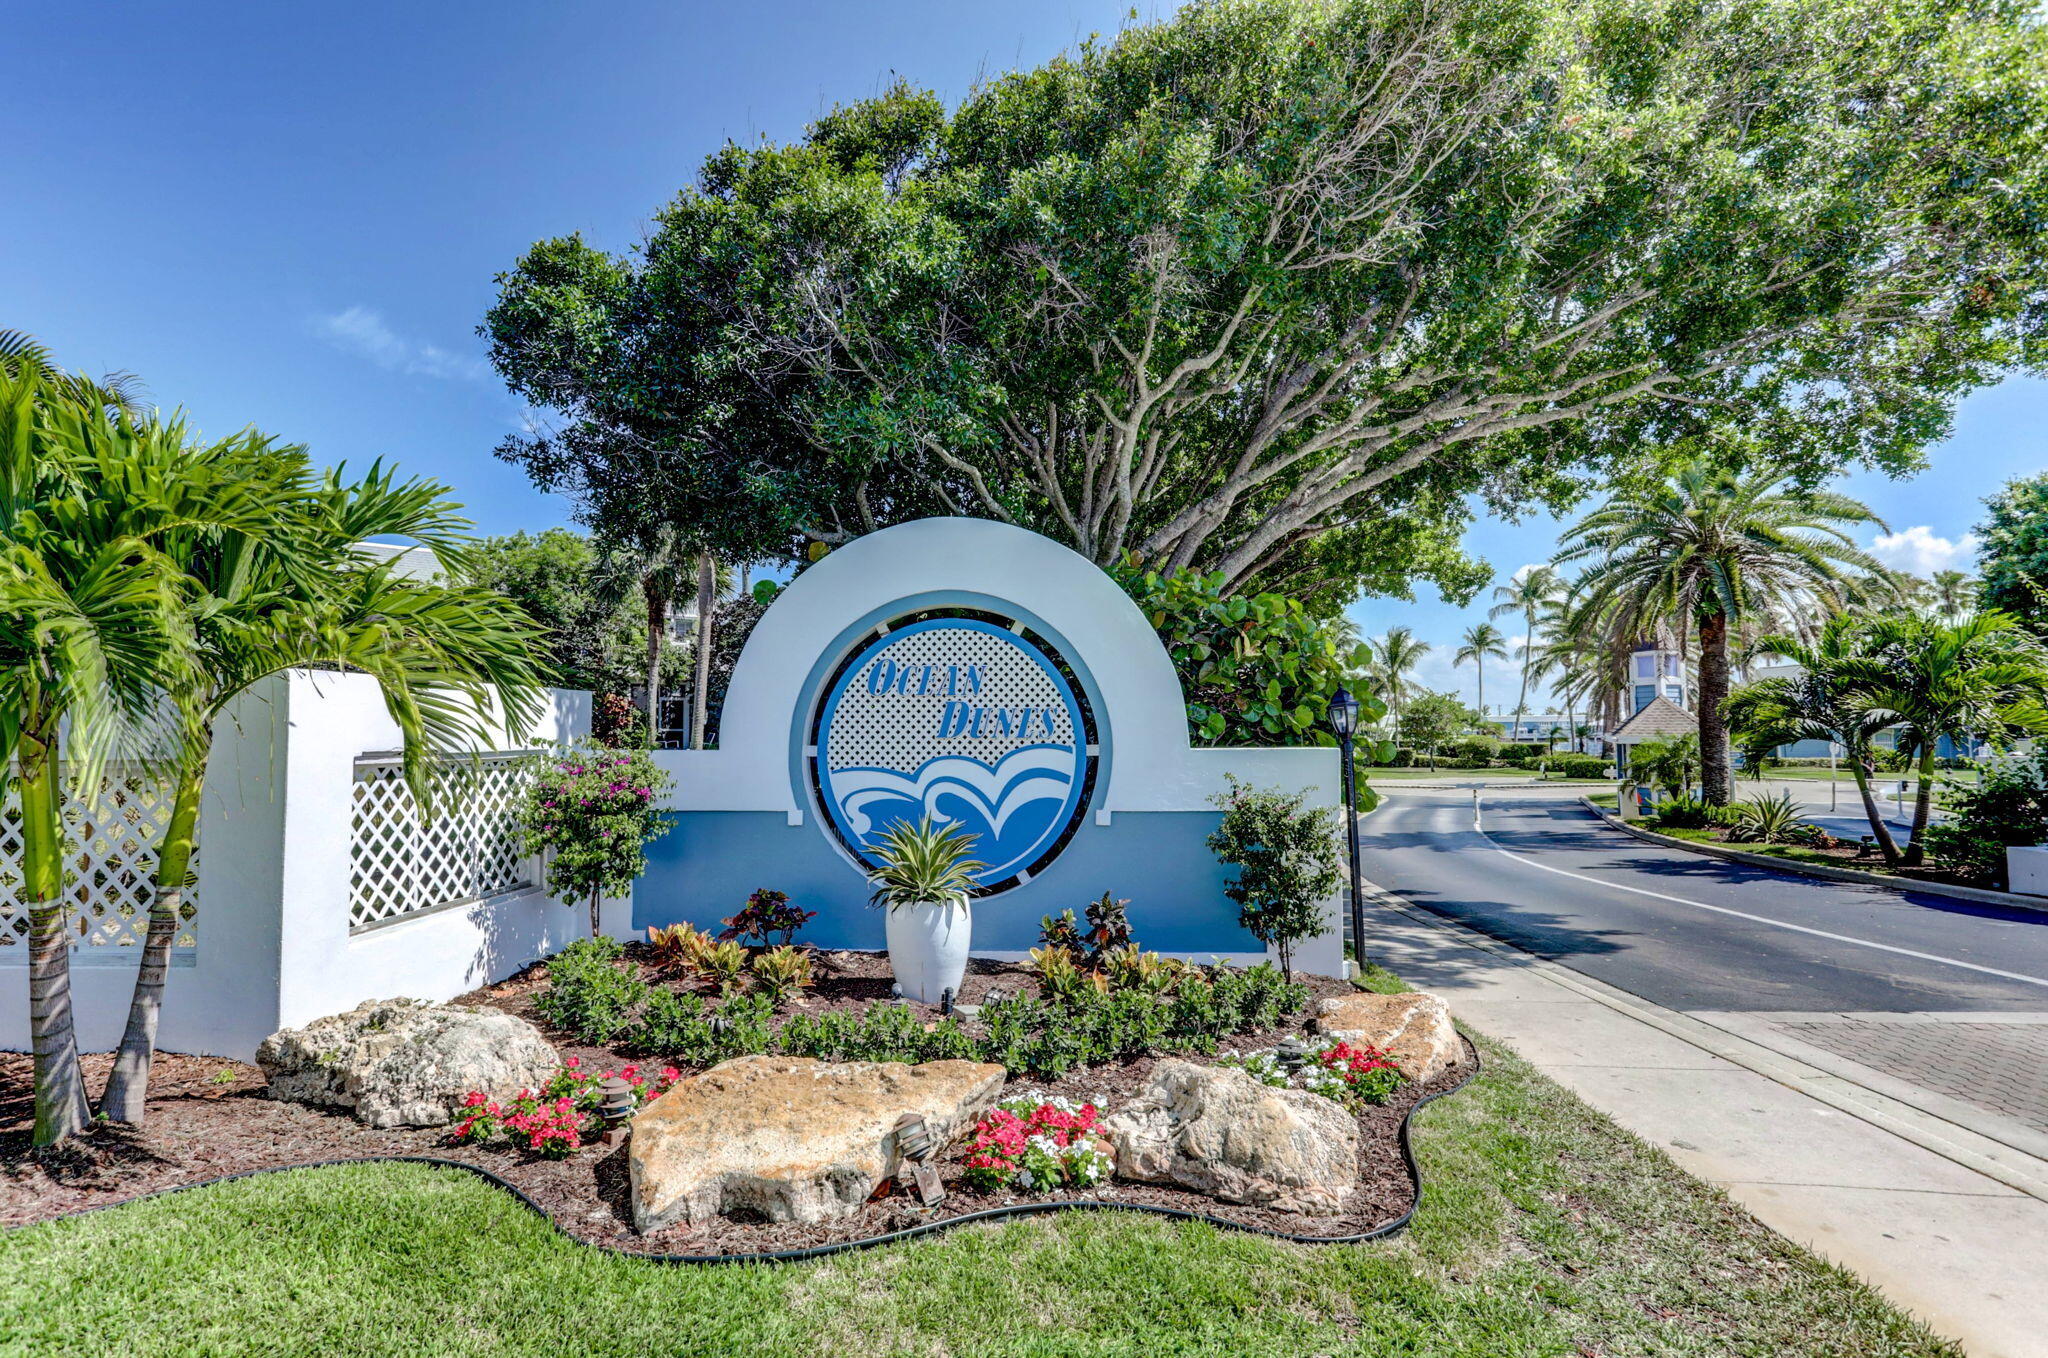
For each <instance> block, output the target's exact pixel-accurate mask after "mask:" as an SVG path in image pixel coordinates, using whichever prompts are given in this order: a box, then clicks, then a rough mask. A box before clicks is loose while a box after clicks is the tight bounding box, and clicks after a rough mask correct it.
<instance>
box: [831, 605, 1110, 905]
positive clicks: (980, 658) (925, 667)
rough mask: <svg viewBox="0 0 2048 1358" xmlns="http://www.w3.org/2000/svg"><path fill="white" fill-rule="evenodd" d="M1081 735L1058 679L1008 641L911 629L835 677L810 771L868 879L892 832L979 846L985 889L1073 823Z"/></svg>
mask: <svg viewBox="0 0 2048 1358" xmlns="http://www.w3.org/2000/svg"><path fill="white" fill-rule="evenodd" d="M1087 768H1088V749H1087V728H1086V724H1085V722H1084V720H1083V718H1082V712H1081V704H1080V702H1079V701H1078V700H1077V699H1076V697H1075V695H1074V688H1073V685H1072V684H1071V683H1069V682H1068V679H1067V676H1066V675H1065V674H1063V673H1061V671H1060V669H1059V668H1058V666H1057V665H1055V664H1054V662H1053V660H1052V658H1051V657H1050V656H1048V655H1047V654H1046V653H1045V652H1044V651H1042V650H1040V649H1039V648H1038V647H1037V646H1035V645H1033V644H1032V643H1031V642H1030V641H1028V640H1026V639H1025V638H1024V637H1023V636H1021V635H1019V634H1018V633H1017V632H1015V631H1011V630H1008V629H1005V628H1003V627H999V626H996V625H995V624H993V623H988V622H982V621H978V620H974V619H967V618H941V619H935V620H933V621H929V622H918V623H912V624H910V625H909V626H906V627H902V628H899V629H897V630H896V631H893V632H890V633H889V634H888V635H886V636H884V637H882V638H880V639H879V640H877V641H874V642H872V643H870V644H869V645H868V646H867V647H866V648H865V649H863V650H862V651H861V652H860V654H858V655H857V656H855V657H854V659H853V661H852V663H850V664H848V665H847V666H846V667H845V668H844V669H842V670H840V671H839V674H838V677H837V678H836V679H835V680H834V681H833V685H832V687H831V689H830V691H829V692H828V693H827V695H826V698H825V705H824V708H823V710H822V711H821V713H820V714H819V718H818V726H817V748H816V750H815V752H814V753H813V755H812V771H813V775H814V776H815V778H816V780H817V786H818V793H819V797H820V799H821V800H822V802H823V803H824V806H825V811H826V814H827V815H828V816H830V818H831V820H832V824H833V826H834V828H836V829H837V830H838V832H839V836H840V838H841V840H842V841H844V842H845V844H846V845H847V847H848V848H849V849H851V850H852V851H853V853H854V854H855V856H856V857H858V858H860V859H861V861H862V862H863V863H865V864H866V865H868V866H870V867H872V866H874V858H873V854H872V847H871V846H872V845H874V844H875V843H876V842H878V841H879V840H880V838H881V836H882V835H884V834H886V833H887V832H888V831H889V829H890V827H892V826H894V825H896V824H898V823H899V822H903V821H909V822H911V823H912V824H915V823H916V822H918V821H919V820H922V819H924V818H925V817H927V816H928V817H930V818H931V820H932V822H933V823H934V824H938V825H948V824H950V825H958V826H960V827H962V828H964V829H966V830H967V831H968V832H969V833H971V834H973V835H974V836H975V845H974V853H973V857H975V858H977V859H979V860H980V861H981V862H982V863H984V864H985V865H986V866H985V867H984V868H983V869H982V871H981V872H980V873H978V874H977V875H976V880H977V881H978V882H979V883H980V884H981V885H982V886H983V887H985V888H987V887H996V886H1000V885H1002V884H1004V883H1006V882H1009V881H1010V880H1012V879H1014V878H1020V877H1026V876H1028V874H1029V873H1030V872H1031V870H1032V869H1033V868H1034V867H1036V866H1038V865H1039V860H1040V859H1042V858H1044V857H1045V856H1046V855H1047V854H1048V853H1049V852H1050V851H1052V850H1053V849H1055V848H1056V847H1058V845H1059V843H1060V841H1061V839H1062V837H1063V836H1064V835H1065V834H1066V832H1067V830H1068V829H1069V828H1070V827H1071V826H1072V825H1073V823H1074V821H1075V820H1076V819H1077V818H1078V816H1079V814H1080V810H1081V796H1082V792H1083V787H1084V784H1085V782H1086V773H1087Z"/></svg>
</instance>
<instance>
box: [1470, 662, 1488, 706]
mask: <svg viewBox="0 0 2048 1358" xmlns="http://www.w3.org/2000/svg"><path fill="white" fill-rule="evenodd" d="M1472 668H1473V669H1475V670H1478V671H1479V715H1480V716H1482V717H1483V716H1485V715H1486V658H1485V657H1484V656H1481V657H1479V658H1478V659H1476V660H1474V661H1473V662H1472Z"/></svg>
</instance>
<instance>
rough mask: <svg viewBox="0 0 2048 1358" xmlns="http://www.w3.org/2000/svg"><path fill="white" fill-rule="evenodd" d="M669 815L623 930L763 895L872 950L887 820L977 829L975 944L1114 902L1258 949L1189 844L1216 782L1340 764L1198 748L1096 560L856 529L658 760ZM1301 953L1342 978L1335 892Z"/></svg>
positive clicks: (1004, 946) (1201, 829) (1031, 936)
mask: <svg viewBox="0 0 2048 1358" xmlns="http://www.w3.org/2000/svg"><path fill="white" fill-rule="evenodd" d="M657 758H658V759H660V760H661V762H662V763H663V764H664V765H665V766H666V767H668V768H669V770H670V771H671V772H673V773H674V774H675V777H676V788H675V791H674V793H673V794H672V798H671V802H670V805H671V807H672V808H673V809H674V810H676V811H677V812H679V813H680V814H679V816H678V819H677V825H676V828H675V830H674V831H672V832H671V833H670V834H669V835H668V836H667V837H666V838H665V839H663V840H661V841H659V842H657V843H656V844H655V845H654V846H653V848H652V858H653V862H652V864H651V866H650V870H649V872H648V874H647V876H645V877H644V878H642V879H641V881H640V883H639V884H638V886H636V888H635V891H634V908H633V921H634V924H635V925H636V926H638V927H644V926H647V925H650V924H668V923H672V922H675V921H678V920H688V921H691V922H693V923H696V924H698V925H712V926H715V925H716V923H717V921H718V920H719V919H721V918H723V917H724V916H726V915H730V914H732V913H733V912H734V911H736V910H738V909H739V908H740V906H741V905H742V904H743V903H744V902H745V899H746V896H747V894H748V893H749V892H750V891H752V890H754V889H755V888H757V887H771V888H775V889H777V890H782V891H787V892H788V893H789V894H790V896H791V897H792V899H794V900H796V901H797V902H798V903H799V904H801V905H803V906H804V907H805V908H806V909H813V910H818V911H819V912H820V917H819V919H818V920H817V921H816V922H815V923H814V924H813V926H812V927H811V929H810V930H809V931H807V936H808V937H810V938H811V939H812V941H815V942H817V943H820V944H821V945H824V946H861V947H876V946H880V941H881V934H882V923H881V919H880V917H879V915H878V914H877V913H876V912H874V911H872V910H870V909H868V908H867V905H866V900H867V895H868V891H869V887H868V883H867V881H866V876H865V874H866V864H865V862H864V859H865V857H866V854H867V850H868V845H869V844H870V842H871V841H872V839H873V837H874V836H875V835H876V834H877V833H879V832H880V831H881V830H882V829H884V828H886V827H887V826H888V825H889V824H892V823H894V822H895V821H896V820H899V819H903V818H909V819H916V818H918V817H920V816H923V815H931V816H933V817H934V819H938V820H953V821H957V822H959V823H961V824H964V825H966V826H967V827H968V828H970V829H971V830H973V831H974V833H975V834H976V835H977V836H978V845H977V854H976V856H977V857H978V858H980V859H982V860H983V861H984V862H985V863H986V864H987V866H986V868H985V869H984V871H983V872H982V874H981V888H982V891H983V893H984V894H983V895H982V896H981V897H980V899H979V900H978V901H977V904H976V909H975V941H976V949H977V951H981V952H987V953H994V954H1015V953H1020V952H1022V951H1023V950H1024V949H1026V948H1028V947H1030V946H1033V945H1034V944H1035V943H1036V941H1037V935H1038V928H1039V921H1040V918H1041V916H1043V915H1045V914H1047V913H1052V912H1056V911H1058V910H1060V909H1064V908H1072V909H1074V910H1076V911H1077V912H1078V911H1079V910H1080V908H1081V907H1082V906H1083V905H1085V904H1086V903H1087V902H1088V901H1090V900H1093V899H1095V898H1096V897H1099V896H1101V895H1102V894H1103V893H1104V892H1108V893H1109V894H1111V895H1114V896H1118V897H1123V898H1127V899H1128V900H1129V901H1130V909H1131V917H1132V921H1133V924H1134V926H1135V928H1136V931H1137V935H1138V939H1139V941H1140V942H1141V943H1142V944H1143V945H1144V946H1146V947H1151V948H1157V949H1160V950H1162V951H1167V952H1178V953H1184V954H1192V955H1200V956H1208V955H1229V956H1237V957H1243V956H1245V955H1247V954H1250V953H1254V952H1256V951H1257V950H1258V944H1257V942H1256V940H1254V939H1252V938H1251V936H1250V935H1249V934H1247V933H1246V932H1245V931H1244V930H1243V929H1242V928H1240V927H1239V925H1238V924H1237V919H1236V907H1235V906H1234V905H1232V903H1231V902H1230V901H1229V900H1228V899H1227V898H1225V897H1224V896H1223V894H1222V888H1223V884H1224V881H1225V880H1226V874H1225V872H1224V870H1223V869H1222V868H1221V866H1220V865H1219V864H1217V863H1216V861H1215V859H1214V857H1213V855H1212V854H1211V853H1210V852H1209V850H1208V848H1207V846H1206V844H1205V843H1204V840H1205V839H1206V837H1207V835H1208V834H1209V833H1210V831H1211V830H1213V829H1214V827H1215V825H1216V823H1217V821H1218V819H1219V814H1220V813H1219V812H1218V811H1217V810H1216V808H1215V806H1214V805H1213V804H1212V800H1211V799H1212V798H1213V797H1214V796H1215V795H1216V794H1217V793H1219V792H1221V791H1222V790H1223V789H1224V787H1225V786H1226V778H1227V776H1231V775H1234V776H1236V777H1237V778H1239V779H1242V780H1244V781H1246V782H1250V783H1254V784H1258V785H1261V786H1270V787H1282V788H1286V789H1289V790H1294V789H1306V790H1307V791H1308V792H1309V794H1310V799H1311V801H1312V802H1313V803H1314V804H1316V805H1326V806H1334V805H1336V804H1337V800H1338V791H1339V787H1340V783H1339V772H1338V765H1337V755H1336V752H1335V751H1334V750H1330V749H1316V748H1311V749H1298V750H1231V749H1200V750H1198V749H1192V748H1190V747H1189V744H1188V737H1187V717H1186V707H1185V703H1184V700H1183V698H1182V695H1181V691H1180V683H1179V680H1178V678H1177V676H1176V675H1175V673H1174V669H1173V664H1172V661H1171V660H1170V659H1169V658H1168V656H1167V654H1166V651H1165V649H1164V647H1162V646H1161V645H1160V643H1159V640H1158V638H1157V636H1156V635H1155V634H1154V632H1153V631H1152V629H1151V627H1150V625H1149V624H1147V622H1146V620H1145V619H1144V617H1143V616H1142V615H1141V614H1140V613H1139V612H1138V609H1137V607H1136V605H1134V604H1133V603H1132V602H1131V600H1130V599H1129V597H1128V596H1126V595H1125V594H1124V592H1123V591H1122V590H1121V589H1120V588H1119V587H1118V586H1117V585H1116V583H1115V582H1114V581H1112V580H1111V579H1110V578H1109V577H1108V576H1107V575H1105V574H1104V573H1103V572H1102V571H1101V570H1100V569H1098V568H1097V567H1096V566H1095V565H1094V564H1093V563H1091V562H1089V561H1087V560H1086V559H1085V558H1083V557H1081V556H1079V555H1077V554H1076V553H1074V552H1073V551H1071V550H1069V549H1068V548H1066V547H1063V546H1061V545H1059V544H1058V543H1055V542H1052V541H1050V540H1048V539H1046V538H1043V537H1040V536H1038V535H1036V534H1034V533H1029V532H1026V531H1024V530H1022V529H1019V528H1014V527H1010V526H1008V525H1005V524H999V523H994V522H991V521H988V520H982V519H924V520H920V521H917V522H914V523H908V524H903V525H900V526H898V527H895V528H891V529H888V530H885V531H883V532H880V533H875V534H871V535H869V536H867V537H863V538H859V539H857V540H855V541H854V542H852V543H850V544H848V545H847V546H845V547H842V548H840V549H839V550H837V551H835V552H833V553H832V554H831V555H830V556H828V557H826V558H825V559H824V560H823V561H821V562H819V563H818V564H817V565H815V566H813V567H811V568H810V569H809V570H807V571H805V572H804V573H803V574H801V575H800V576H798V577H797V579H796V580H795V581H793V582H792V583H791V585H790V587H789V588H788V589H786V590H785V591H784V592H783V593H782V595H781V596H780V597H779V598H778V599H777V600H776V602H775V603H774V605H773V606H772V607H771V608H770V609H769V610H768V612H767V613H766V615H765V616H763V618H762V619H761V621H760V623H759V624H758V625H757V626H756V627H755V629H754V631H753V633H752V635H751V636H750V637H749V639H748V642H747V645H746V647H745V649H744V651H743V652H742V654H741V656H740V659H739V662H738V664H737V666H736V668H735V670H734V673H733V679H732V684H731V687H730V690H729V692H728V695H727V699H726V704H725V710H724V713H723V716H722V719H721V722H720V731H719V748H717V749H715V750H705V751H663V752H659V753H658V755H657ZM1326 908H1327V912H1328V914H1327V917H1328V919H1329V921H1330V928H1329V929H1328V930H1327V931H1326V933H1325V934H1324V935H1322V936H1321V937H1320V938H1318V939H1317V940H1314V941H1313V942H1311V943H1308V944H1306V945H1304V946H1303V947H1302V948H1300V949H1299V950H1298V951H1297V957H1298V959H1299V961H1300V964H1301V965H1303V966H1305V967H1307V968H1309V969H1311V970H1316V971H1324V972H1330V973H1336V972H1338V971H1340V970H1341V968H1342V947H1341V943H1340V942H1339V938H1340V935H1339V933H1338V929H1337V923H1336V920H1337V915H1336V908H1337V902H1336V901H1334V900H1332V901H1330V902H1328V903H1327V905H1326Z"/></svg>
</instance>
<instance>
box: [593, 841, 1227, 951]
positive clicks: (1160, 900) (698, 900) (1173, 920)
mask: <svg viewBox="0 0 2048 1358" xmlns="http://www.w3.org/2000/svg"><path fill="white" fill-rule="evenodd" d="M1221 819H1222V816H1221V813H1220V812H1216V811H1123V812H1118V813H1117V815H1116V816H1115V818H1114V820H1113V821H1112V823H1111V824H1109V825H1106V826H1104V825H1094V824H1084V825H1082V826H1081V827H1080V829H1079V830H1077V831H1076V832H1075V834H1074V838H1073V841H1072V842H1071V843H1070V844H1068V845H1067V848H1066V852H1064V853H1062V854H1061V855H1060V856H1059V857H1058V858H1057V859H1055V860H1053V862H1052V864H1051V865H1050V866H1048V867H1047V868H1046V870H1045V872H1044V874H1043V875H1041V876H1039V877H1037V878H1034V879H1033V880H1032V881H1030V882H1028V883H1026V884H1025V885H1023V886H1021V887H1017V888H1015V889H1014V890H1011V891H1006V892H1003V893H1002V894H1001V895H998V896H990V897H986V898H984V899H982V900H978V901H976V902H975V904H974V946H975V947H976V948H977V949H985V950H990V951H998V952H1008V951H1018V952H1021V951H1023V950H1024V949H1026V948H1031V947H1035V946H1037V943H1038V922H1039V917H1040V916H1041V915H1047V914H1052V913H1055V912H1057V911H1059V910H1062V909H1072V910H1073V911H1074V913H1075V914H1076V915H1079V914H1080V913H1081V909H1082V907H1083V906H1085V905H1087V903H1088V902H1089V901H1091V900H1093V899H1095V898H1096V897H1098V896H1100V895H1101V894H1102V893H1103V892H1105V891H1108V892H1111V893H1113V894H1114V895H1117V896H1121V897H1125V898H1127V899H1128V900H1129V901H1130V903H1131V906H1130V911H1131V926H1132V929H1133V931H1134V932H1135V933H1136V935H1137V938H1138V942H1139V943H1140V944H1141V945H1143V946H1144V947H1147V948H1154V949H1157V950H1159V951H1161V952H1179V953H1212V952H1215V953H1221V952H1258V951H1260V945H1259V942H1258V940H1257V939H1254V938H1253V937H1252V936H1251V935H1250V934H1249V933H1248V932H1246V931H1245V930H1244V929H1243V928H1241V927H1239V925H1238V923H1237V907H1236V906H1235V905H1234V904H1232V903H1231V901H1230V900H1229V898H1228V897H1226V896H1225V895H1224V894H1223V883H1224V881H1225V878H1226V874H1225V870H1224V868H1223V867H1222V865H1221V864H1219V863H1217V861H1216V859H1215V857H1214V856H1213V855H1212V854H1211V853H1210V852H1209V848H1208V845H1207V844H1206V843H1205V842H1204V841H1205V840H1206V839H1207V838H1208V835H1209V833H1210V832H1211V831H1213V830H1214V829H1215V828H1216V826H1217V824H1218V823H1219V822H1220V821H1221ZM757 887H772V888H774V889H775V890H777V891H786V892H788V893H789V897H790V900H792V901H793V902H795V903H796V904H798V905H800V906H802V907H803V908H804V909H806V910H816V911H817V912H818V918H817V919H815V920H813V921H812V922H811V924H810V927H809V928H807V929H805V930H804V932H803V934H802V935H801V938H802V940H803V941H804V942H807V943H814V944H816V945H818V946H819V947H822V948H880V947H882V946H883V936H882V914H881V911H879V910H875V909H871V908H869V906H868V904H867V896H868V890H869V888H868V884H867V880H866V878H864V877H863V876H862V875H861V874H860V873H859V872H858V871H857V870H855V868H854V867H853V866H852V865H851V864H850V863H848V862H847V860H846V859H845V858H844V857H843V856H841V855H840V854H839V853H838V851H837V850H836V849H834V848H833V847H832V845H831V844H830V843H828V842H827V839H826V836H825V835H824V833H822V832H821V830H820V829H819V827H818V826H816V825H813V824H808V823H806V824H804V825H790V824H789V823H788V820H787V818H786V817H784V816H782V815H781V814H779V813H776V812H769V811H691V812H684V813H682V814H681V815H679V816H677V818H676V825H675V828H674V829H673V830H671V831H670V832H669V833H668V834H667V835H665V836H663V837H662V838H661V839H658V840H656V841H655V842H654V843H653V844H651V845H649V846H648V854H647V871H646V873H645V874H643V875H642V876H641V878H640V880H639V881H638V882H637V883H635V884H634V887H633V927H634V928H635V929H645V928H646V927H647V926H649V925H655V924H660V925H667V924H675V923H678V922H680V921H688V922H689V923H691V924H694V925H696V926H697V927H699V928H709V929H716V928H718V927H719V920H721V919H722V918H724V917H725V916H727V915H730V914H733V913H734V912H736V911H737V910H739V908H740V907H741V906H742V905H744V904H745V903H746V899H747V894H748V893H749V892H751V891H753V890H754V889H755V888H757Z"/></svg>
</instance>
